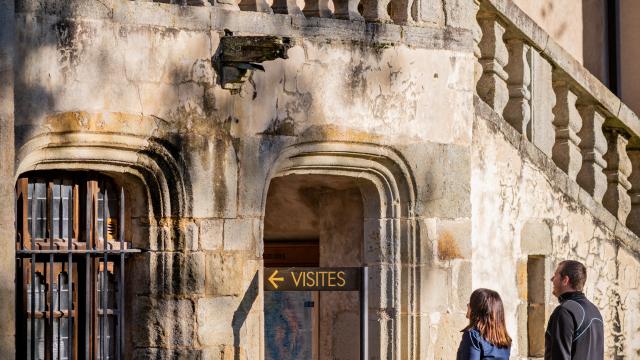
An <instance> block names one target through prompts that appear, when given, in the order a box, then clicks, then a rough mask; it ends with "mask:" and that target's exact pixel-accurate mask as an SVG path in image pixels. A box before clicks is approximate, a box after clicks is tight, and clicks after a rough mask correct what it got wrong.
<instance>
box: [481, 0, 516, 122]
mask: <svg viewBox="0 0 640 360" xmlns="http://www.w3.org/2000/svg"><path fill="white" fill-rule="evenodd" d="M478 23H479V24H480V29H481V30H482V37H481V39H480V43H479V44H478V46H479V48H480V64H481V65H482V75H481V76H480V80H478V85H477V92H478V95H479V96H480V98H481V99H482V100H484V102H486V103H487V104H489V106H491V107H492V108H493V109H494V110H495V111H496V112H497V113H498V114H502V112H503V110H504V108H505V105H506V104H507V101H508V100H509V89H508V88H507V72H506V71H505V70H504V66H505V65H506V64H507V59H508V57H509V52H508V50H507V46H506V45H505V43H504V40H502V36H503V35H504V33H505V27H504V25H502V23H501V22H500V20H499V19H498V18H497V16H496V14H494V13H492V12H490V11H486V10H484V9H482V8H481V9H480V11H479V12H478Z"/></svg>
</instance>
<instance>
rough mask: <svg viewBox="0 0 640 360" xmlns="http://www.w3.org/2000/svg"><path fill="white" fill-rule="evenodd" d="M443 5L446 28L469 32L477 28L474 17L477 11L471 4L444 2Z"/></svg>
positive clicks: (452, 1) (460, 1)
mask: <svg viewBox="0 0 640 360" xmlns="http://www.w3.org/2000/svg"><path fill="white" fill-rule="evenodd" d="M444 4H445V5H444V9H445V12H446V19H447V24H446V25H447V26H453V27H458V28H464V29H469V30H471V29H473V28H474V27H475V26H478V25H477V20H476V17H475V14H476V13H477V9H476V8H475V7H474V6H473V2H469V1H465V0H445V1H444Z"/></svg>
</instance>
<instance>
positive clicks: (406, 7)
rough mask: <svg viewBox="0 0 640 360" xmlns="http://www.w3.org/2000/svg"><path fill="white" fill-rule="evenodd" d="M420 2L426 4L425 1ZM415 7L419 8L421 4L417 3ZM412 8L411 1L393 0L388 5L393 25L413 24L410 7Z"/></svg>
mask: <svg viewBox="0 0 640 360" xmlns="http://www.w3.org/2000/svg"><path fill="white" fill-rule="evenodd" d="M422 2H426V0H422ZM415 5H416V6H420V5H421V3H420V1H418V2H417V3H416V4H415ZM412 6H413V0H395V1H392V2H391V3H390V8H391V9H390V11H389V12H390V14H389V15H390V16H391V18H392V19H393V22H394V23H395V24H399V25H410V24H411V23H413V19H412V17H411V7H412Z"/></svg>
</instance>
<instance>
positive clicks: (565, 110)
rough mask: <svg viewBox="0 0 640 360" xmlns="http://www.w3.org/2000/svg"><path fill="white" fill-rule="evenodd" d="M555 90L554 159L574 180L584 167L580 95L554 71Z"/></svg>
mask: <svg viewBox="0 0 640 360" xmlns="http://www.w3.org/2000/svg"><path fill="white" fill-rule="evenodd" d="M553 90H554V92H555V94H556V104H555V106H554V107H553V125H554V126H555V129H556V140H555V143H554V145H553V150H552V154H553V155H552V159H553V161H554V162H555V163H556V165H558V167H559V168H560V169H562V171H564V172H565V173H567V175H569V177H570V178H571V179H572V180H576V178H577V176H578V172H579V171H580V168H581V167H582V154H581V152H580V147H579V146H578V144H579V143H580V137H578V132H579V131H580V129H581V128H582V118H581V117H580V113H579V112H578V109H577V108H576V101H577V100H578V96H577V95H576V94H575V93H574V92H573V90H572V89H571V87H570V86H569V83H568V80H567V79H566V78H564V77H563V76H562V75H560V74H558V73H557V72H554V74H553Z"/></svg>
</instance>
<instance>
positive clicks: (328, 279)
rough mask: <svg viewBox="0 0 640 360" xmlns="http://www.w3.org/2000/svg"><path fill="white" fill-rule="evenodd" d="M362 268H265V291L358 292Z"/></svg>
mask: <svg viewBox="0 0 640 360" xmlns="http://www.w3.org/2000/svg"><path fill="white" fill-rule="evenodd" d="M361 283H362V268H353V267H341V268H302V267H292V268H265V269H264V290H265V291H357V290H360V286H361Z"/></svg>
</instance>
